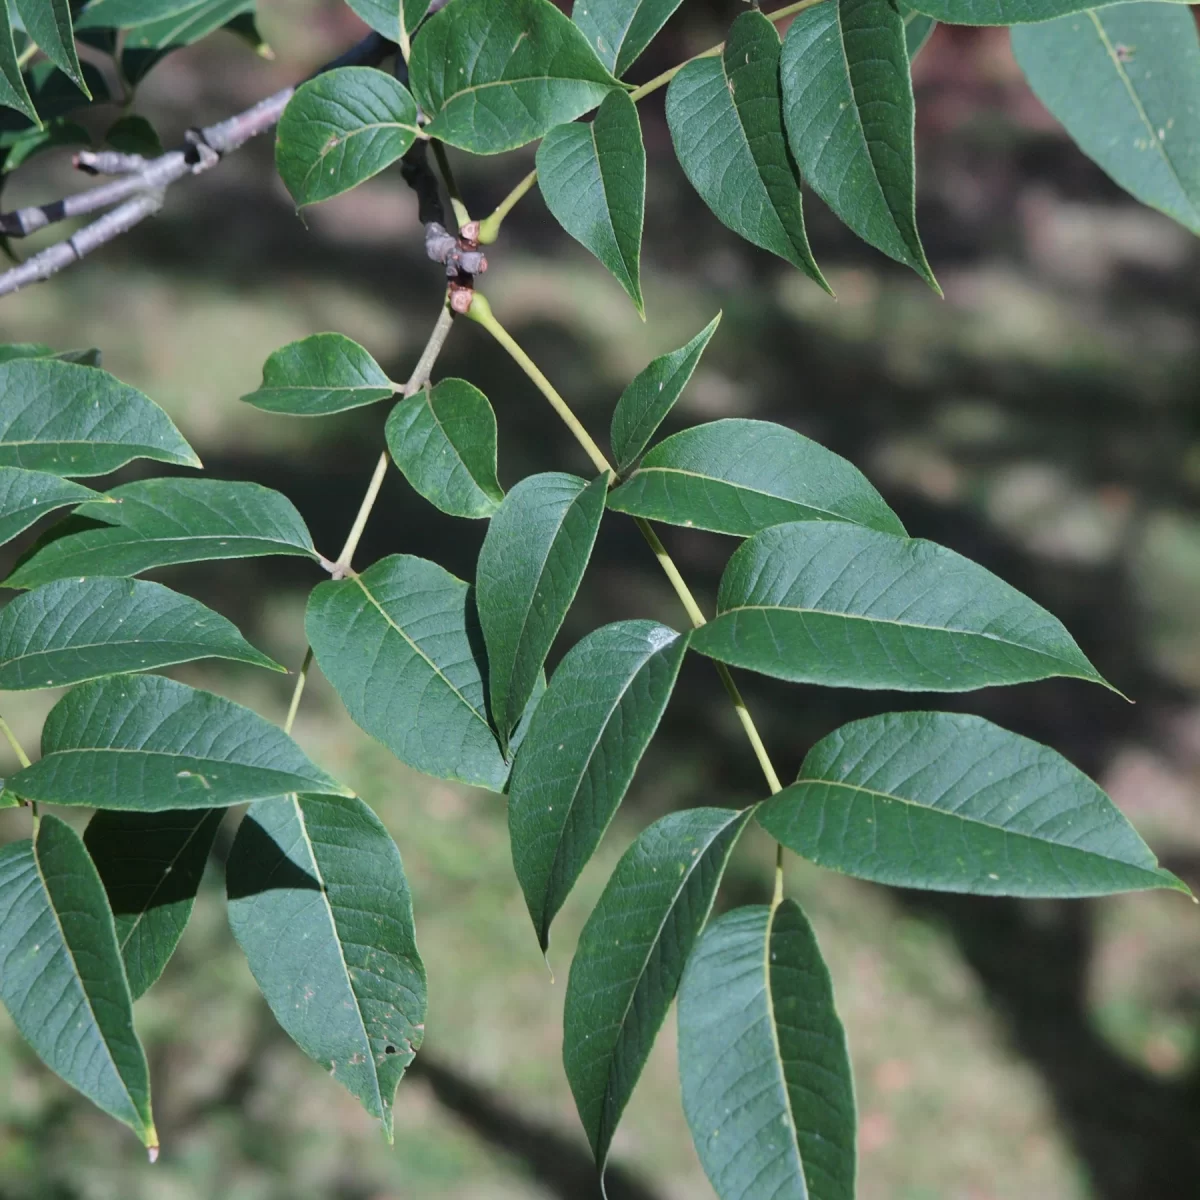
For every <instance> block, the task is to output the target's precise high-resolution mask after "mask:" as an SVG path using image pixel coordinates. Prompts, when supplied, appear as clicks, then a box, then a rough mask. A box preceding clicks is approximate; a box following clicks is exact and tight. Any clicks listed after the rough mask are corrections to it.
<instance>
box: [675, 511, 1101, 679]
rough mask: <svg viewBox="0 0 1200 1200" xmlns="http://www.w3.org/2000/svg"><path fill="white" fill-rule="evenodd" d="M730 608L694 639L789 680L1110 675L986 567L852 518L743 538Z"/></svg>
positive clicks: (722, 656)
mask: <svg viewBox="0 0 1200 1200" xmlns="http://www.w3.org/2000/svg"><path fill="white" fill-rule="evenodd" d="M717 611H718V616H717V618H716V619H715V620H714V621H712V622H711V623H709V624H708V625H706V626H704V628H703V629H701V630H697V631H696V633H695V634H694V635H693V637H692V648H693V649H695V650H698V651H700V653H701V654H707V655H709V656H711V657H712V658H716V659H719V660H720V661H721V662H726V663H730V664H732V665H735V666H742V667H748V668H749V669H750V670H753V671H760V672H762V673H763V674H764V675H772V676H774V677H775V678H777V679H787V680H792V681H795V682H807V683H821V684H825V685H827V686H832V687H860V688H893V689H896V690H899V691H938V692H965V691H969V690H971V689H972V688H979V687H987V686H990V685H994V684H1006V683H1020V682H1023V681H1025V680H1031V679H1047V678H1049V677H1051V676H1055V675H1066V676H1070V677H1073V678H1076V679H1087V680H1090V681H1092V682H1094V683H1100V684H1103V683H1104V680H1103V679H1102V678H1101V677H1100V675H1099V674H1097V672H1096V669H1095V667H1093V666H1092V664H1091V663H1090V662H1088V660H1087V659H1086V658H1085V657H1084V655H1083V652H1082V651H1081V650H1080V649H1079V647H1078V646H1077V645H1076V644H1075V641H1074V639H1073V638H1072V637H1071V635H1070V634H1069V633H1067V631H1066V630H1065V629H1064V628H1063V626H1062V623H1061V622H1060V621H1059V620H1058V619H1057V618H1056V617H1054V616H1052V615H1051V614H1050V613H1048V612H1047V611H1046V610H1045V609H1044V608H1042V607H1041V606H1040V605H1038V604H1035V603H1034V602H1033V601H1032V600H1030V599H1029V597H1028V596H1025V595H1023V594H1022V593H1021V592H1019V591H1017V589H1016V588H1014V587H1010V586H1009V585H1008V584H1007V583H1005V582H1004V581H1003V580H1001V579H998V578H997V577H996V576H995V575H993V574H992V573H991V572H990V571H987V570H985V569H984V568H983V567H981V566H979V564H978V563H973V562H971V560H970V559H967V558H963V557H962V555H960V554H956V553H954V551H953V550H947V549H946V548H945V547H944V546H938V545H935V544H934V543H933V542H926V541H921V540H918V539H911V540H910V539H908V538H902V537H896V536H894V535H893V534H888V533H880V532H878V531H877V530H874V529H865V528H863V527H862V526H858V525H848V524H844V523H842V522H833V521H803V522H795V523H791V524H787V525H776V526H775V527H774V528H772V529H767V530H765V531H764V532H762V533H760V534H757V535H756V536H755V537H753V538H751V539H750V540H749V541H747V542H745V543H743V544H742V545H741V546H740V547H739V548H738V550H737V551H736V553H735V554H734V555H733V557H732V558H731V559H730V561H729V565H728V567H726V569H725V574H724V576H723V577H722V579H721V587H720V591H719V594H718V597H717ZM1105 686H1107V685H1105Z"/></svg>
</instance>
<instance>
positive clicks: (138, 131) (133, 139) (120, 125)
mask: <svg viewBox="0 0 1200 1200" xmlns="http://www.w3.org/2000/svg"><path fill="white" fill-rule="evenodd" d="M104 140H105V141H106V142H107V143H108V144H109V145H110V146H112V147H113V148H114V149H115V150H120V151H121V152H122V153H123V154H141V155H143V156H145V157H146V158H154V157H156V156H157V155H159V154H161V153H162V152H163V144H162V141H161V140H160V139H159V136H158V131H157V130H156V129H155V128H154V126H153V125H151V124H150V122H149V121H147V120H146V118H145V117H139V116H138V115H137V114H136V113H130V114H129V115H128V116H124V117H120V118H119V119H118V120H116V121H114V122H113V123H112V124H111V125H110V126H109V127H108V132H107V133H105V135H104Z"/></svg>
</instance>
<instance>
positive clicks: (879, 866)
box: [758, 712, 1187, 897]
mask: <svg viewBox="0 0 1200 1200" xmlns="http://www.w3.org/2000/svg"><path fill="white" fill-rule="evenodd" d="M758 819H759V822H760V823H761V824H762V826H763V828H765V829H766V830H767V832H768V833H770V834H771V836H772V837H774V838H776V839H777V840H778V841H780V842H782V843H783V844H784V845H785V846H788V847H789V848H790V849H792V850H795V851H796V853H797V854H803V856H804V857H805V858H808V859H811V860H812V861H813V862H815V863H819V864H820V865H821V866H823V867H829V868H831V869H832V870H835V871H841V872H843V873H844V874H847V875H855V876H857V877H858V878H860V879H872V880H875V881H876V882H879V883H890V884H895V885H897V886H899V887H912V888H930V889H933V890H935V891H946V892H973V893H976V894H978V895H985V896H1063V897H1070V896H1103V895H1108V894H1109V893H1112V892H1126V891H1138V890H1141V889H1143V888H1158V887H1174V888H1180V889H1182V890H1183V891H1186V890H1187V889H1186V887H1184V885H1183V884H1182V883H1180V882H1179V880H1178V879H1176V878H1175V876H1174V875H1172V874H1170V872H1168V871H1163V870H1160V869H1159V866H1158V863H1157V861H1156V860H1155V858H1154V855H1153V854H1152V853H1151V852H1150V849H1149V847H1148V846H1147V845H1146V843H1145V842H1143V841H1142V839H1141V838H1140V837H1138V835H1137V833H1136V832H1135V831H1134V829H1133V827H1132V826H1131V825H1130V824H1129V823H1128V822H1127V821H1126V820H1125V818H1124V817H1123V816H1122V815H1121V812H1120V810H1119V809H1117V807H1116V806H1115V805H1114V804H1113V802H1112V801H1111V800H1110V799H1109V798H1108V797H1107V796H1106V795H1105V794H1104V793H1103V792H1102V791H1101V790H1100V789H1099V788H1098V787H1097V786H1096V785H1095V784H1094V783H1093V782H1092V781H1091V780H1090V779H1089V778H1088V777H1087V776H1086V775H1084V774H1083V772H1082V771H1080V770H1078V769H1077V768H1075V767H1073V766H1072V765H1071V764H1070V763H1069V762H1067V760H1066V759H1065V758H1063V757H1062V755H1061V754H1058V753H1056V752H1055V751H1053V750H1051V749H1049V748H1048V747H1046V746H1041V745H1039V744H1038V743H1037V742H1033V741H1030V740H1029V739H1028V738H1023V737H1018V736H1017V735H1016V734H1015V733H1009V732H1008V731H1007V730H1005V729H1001V728H1000V727H999V726H998V725H993V724H992V723H991V722H990V721H985V720H983V718H981V717H973V716H966V715H963V714H956V713H936V712H933V713H931V712H921V713H889V714H887V715H885V716H881V717H871V718H869V719H868V720H865V721H855V722H853V723H852V724H850V725H845V726H843V727H842V728H841V729H839V730H837V732H836V733H831V734H830V735H829V736H828V737H827V738H824V739H823V740H822V741H820V742H818V743H817V744H816V745H815V746H814V747H813V748H812V749H811V750H810V751H809V752H808V756H807V757H806V758H805V760H804V765H803V766H802V767H801V768H800V775H799V778H798V779H797V780H796V782H795V783H794V784H792V786H791V787H788V788H784V790H783V791H782V792H780V793H779V794H778V795H775V796H772V797H771V799H770V800H768V801H767V802H766V803H765V804H764V805H762V806H760V808H759V810H758Z"/></svg>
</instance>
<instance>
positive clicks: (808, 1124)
mask: <svg viewBox="0 0 1200 1200" xmlns="http://www.w3.org/2000/svg"><path fill="white" fill-rule="evenodd" d="M679 1078H680V1083H681V1085H682V1091H683V1111H684V1113H685V1114H686V1116H687V1120H688V1125H689V1126H690V1127H691V1131H692V1141H693V1142H694V1143H695V1145H696V1152H697V1153H698V1154H699V1156H700V1162H701V1163H702V1165H703V1166H704V1170H705V1172H706V1173H707V1175H708V1178H709V1180H710V1181H711V1182H712V1185H713V1188H714V1189H715V1191H716V1193H717V1195H718V1196H719V1197H720V1198H721V1200H757V1198H758V1197H759V1196H772V1197H775V1198H776V1200H810V1198H816V1197H819V1198H820V1200H853V1197H854V1175H855V1147H854V1139H855V1127H856V1120H855V1111H854V1083H853V1078H852V1076H851V1073H850V1058H849V1054H848V1053H847V1050H846V1035H845V1032H844V1031H843V1029H842V1023H841V1021H840V1020H839V1018H838V1015H837V1010H836V1009H835V1007H834V1000H833V985H832V982H831V980H830V978H829V969H828V968H827V967H826V966H825V962H824V960H823V959H822V958H821V951H820V948H819V947H818V945H817V940H816V937H815V936H814V935H813V931H812V928H811V927H810V926H809V923H808V921H807V919H806V918H805V916H804V913H803V912H801V910H800V906H799V905H798V904H797V903H796V902H795V901H794V900H784V901H783V903H781V904H780V905H779V906H778V907H777V908H774V909H770V908H767V907H765V906H763V907H752V908H736V909H734V910H733V911H732V912H728V913H725V914H724V915H723V916H721V917H719V918H718V919H717V920H716V921H714V922H713V923H712V924H711V925H710V926H709V927H708V928H707V929H706V930H705V931H704V933H703V934H702V935H701V937H700V942H699V944H698V945H697V946H696V949H695V951H693V953H692V956H691V958H690V959H689V960H688V964H687V967H686V969H685V970H684V973H683V982H682V984H681V985H680V988H679Z"/></svg>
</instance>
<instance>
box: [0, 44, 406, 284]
mask: <svg viewBox="0 0 1200 1200" xmlns="http://www.w3.org/2000/svg"><path fill="white" fill-rule="evenodd" d="M394 50H395V45H394V43H392V42H390V41H388V40H387V39H386V38H383V37H380V35H379V34H377V33H373V34H371V35H370V36H368V37H366V38H364V39H363V40H362V41H361V42H359V43H358V44H357V45H355V46H353V47H351V48H350V50H348V51H347V52H346V53H345V54H343V55H341V56H340V57H339V58H337V59H335V60H334V61H333V62H331V63H327V64H326V65H325V66H324V67H322V68H321V70H320V71H318V72H316V73H317V74H318V75H319V74H321V73H322V72H324V71H329V70H333V69H334V68H336V67H344V66H369V65H375V64H377V63H379V62H382V61H383V59H384V58H386V57H387V56H388V55H389V54H390V53H392V52H393V51H394ZM295 91H296V89H295V88H294V87H289V88H284V89H283V90H282V91H278V92H276V93H275V94H274V95H273V96H268V97H267V98H266V99H265V100H260V101H259V102H258V103H257V104H255V105H253V106H252V107H250V108H248V109H246V110H245V112H240V113H237V114H235V115H234V116H232V117H229V118H227V119H226V120H224V121H218V122H217V123H216V124H215V125H208V126H205V127H204V128H202V129H191V130H189V131H188V133H187V135H186V137H185V144H184V145H183V146H182V147H180V148H179V149H176V150H169V151H167V152H166V153H165V154H161V155H159V156H158V157H157V158H150V159H144V158H140V156H138V155H127V154H112V153H108V152H102V153H98V154H91V153H87V152H85V153H82V154H79V155H77V156H76V159H75V163H76V166H78V167H79V168H80V169H81V170H83V171H86V172H88V173H89V174H101V175H116V176H118V178H115V179H113V180H111V181H110V182H108V183H102V184H100V185H99V186H97V187H94V188H90V189H89V190H88V191H85V192H79V193H77V194H76V195H74V196H67V197H66V198H64V199H62V200H54V201H52V202H51V203H49V204H42V205H33V206H30V207H28V208H21V209H17V210H16V211H14V212H7V213H0V236H5V237H10V238H12V237H28V236H29V235H30V234H31V233H36V232H37V231H38V230H39V229H45V228H46V227H47V226H48V225H53V224H55V223H57V222H59V221H64V220H68V219H69V218H72V217H81V216H87V215H88V214H89V213H93V212H99V211H101V210H103V209H109V208H112V209H113V211H111V212H109V213H107V214H106V215H105V216H103V217H101V218H100V219H99V220H96V221H93V222H92V223H91V224H90V225H87V226H85V227H84V228H83V229H81V230H79V232H78V233H76V234H75V235H74V236H73V237H71V238H68V239H67V240H66V241H63V242H60V243H58V244H57V245H55V246H51V247H50V248H49V249H48V250H44V251H42V253H40V254H37V255H35V256H34V257H33V258H31V259H29V261H28V262H25V263H22V264H21V266H19V267H14V268H13V269H12V270H10V271H6V272H5V273H4V274H0V296H6V295H9V294H10V293H12V292H15V291H17V290H18V289H20V288H22V287H25V286H26V285H27V284H30V283H37V282H40V281H42V280H45V279H49V278H50V276H51V275H54V274H55V273H57V272H58V271H61V270H62V269H63V268H64V267H68V266H70V265H71V264H72V263H74V262H78V261H79V260H80V259H81V258H83V257H84V255H85V254H89V253H91V252H92V251H93V250H95V249H97V248H98V247H100V246H102V245H104V244H105V243H106V242H110V241H112V240H113V239H114V238H116V237H119V236H120V235H121V234H123V233H127V232H128V231H129V230H130V229H132V228H133V227H134V226H135V225H137V224H139V223H140V222H142V221H144V220H145V219H146V218H147V217H149V216H151V215H152V214H153V213H156V212H157V211H158V210H159V209H160V208H161V207H162V205H163V200H164V196H165V193H166V189H167V188H169V187H170V186H171V184H173V183H175V182H177V181H178V180H180V179H183V178H184V177H185V176H188V175H199V174H202V173H203V172H205V171H208V170H210V169H211V168H213V167H215V166H216V165H217V163H219V162H220V161H221V159H222V158H223V157H224V156H225V155H226V154H228V153H229V152H230V151H232V150H237V149H238V148H239V147H241V146H243V145H245V143H246V142H248V141H249V140H250V139H251V138H253V137H257V136H258V135H259V134H262V133H266V132H267V131H268V130H269V129H272V128H274V126H275V125H277V124H278V123H279V118H280V117H281V116H282V115H283V110H284V109H285V108H286V107H287V104H288V101H289V100H291V98H292V96H293V95H294V94H295ZM114 205H119V207H117V208H113V206H114Z"/></svg>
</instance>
